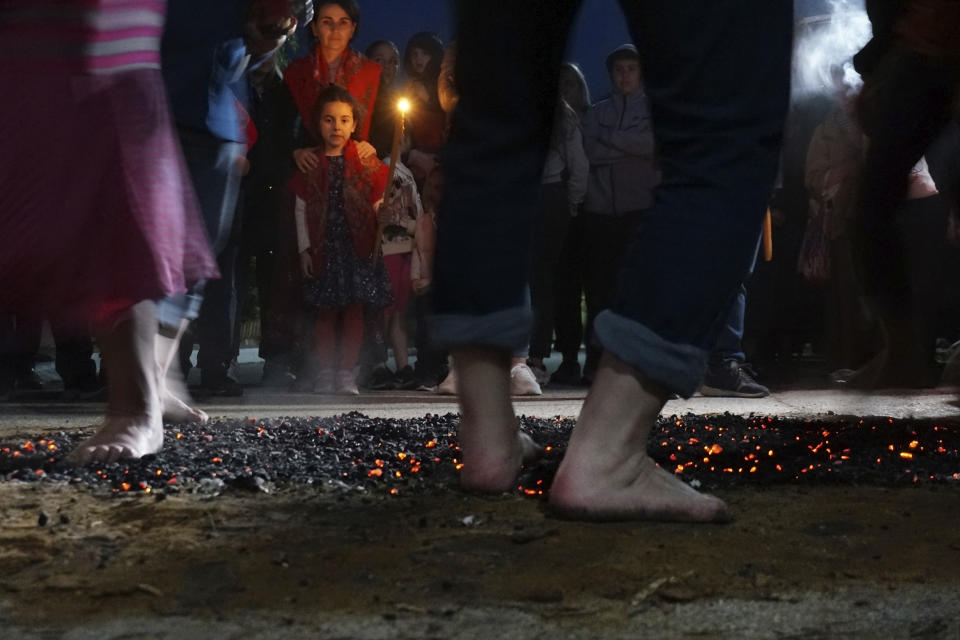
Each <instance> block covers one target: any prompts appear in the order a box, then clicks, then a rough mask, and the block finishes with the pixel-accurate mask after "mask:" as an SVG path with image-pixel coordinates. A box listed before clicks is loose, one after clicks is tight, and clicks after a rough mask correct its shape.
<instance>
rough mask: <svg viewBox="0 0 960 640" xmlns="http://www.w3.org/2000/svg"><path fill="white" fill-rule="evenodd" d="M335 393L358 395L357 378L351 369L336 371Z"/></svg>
mask: <svg viewBox="0 0 960 640" xmlns="http://www.w3.org/2000/svg"><path fill="white" fill-rule="evenodd" d="M337 393H339V394H342V395H345V396H358V395H360V390H359V389H357V379H356V378H354V377H353V371H338V372H337Z"/></svg>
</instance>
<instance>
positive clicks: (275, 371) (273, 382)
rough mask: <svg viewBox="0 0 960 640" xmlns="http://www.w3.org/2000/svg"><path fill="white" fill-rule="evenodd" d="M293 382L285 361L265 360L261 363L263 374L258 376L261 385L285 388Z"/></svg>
mask: <svg viewBox="0 0 960 640" xmlns="http://www.w3.org/2000/svg"><path fill="white" fill-rule="evenodd" d="M292 383H293V374H292V373H290V367H288V366H287V364H286V362H274V361H273V360H267V361H266V362H264V363H263V375H262V376H261V378H260V386H261V387H271V388H279V389H286V388H288V387H289V386H290V385H291V384H292Z"/></svg>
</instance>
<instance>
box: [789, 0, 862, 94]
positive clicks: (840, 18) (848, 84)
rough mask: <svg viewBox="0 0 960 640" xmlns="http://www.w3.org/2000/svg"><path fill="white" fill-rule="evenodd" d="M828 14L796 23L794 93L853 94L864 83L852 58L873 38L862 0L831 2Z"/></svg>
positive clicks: (837, 0)
mask: <svg viewBox="0 0 960 640" xmlns="http://www.w3.org/2000/svg"><path fill="white" fill-rule="evenodd" d="M828 5H829V13H827V14H824V15H819V16H812V17H809V18H805V19H803V20H800V21H799V22H798V23H797V29H796V36H795V42H794V52H793V56H794V57H793V68H794V77H793V92H794V94H795V95H809V94H818V93H830V94H836V93H837V92H839V91H842V92H844V93H846V94H847V95H851V94H853V93H856V92H857V91H859V89H860V85H861V84H862V81H861V79H860V75H859V74H858V73H857V72H856V71H855V70H854V68H853V62H852V57H853V55H854V54H855V53H857V52H858V51H859V50H860V49H861V48H863V45H865V44H866V43H867V42H868V41H869V40H870V37H871V35H872V30H871V27H870V20H869V19H868V18H867V14H866V11H864V9H863V0H829V3H828Z"/></svg>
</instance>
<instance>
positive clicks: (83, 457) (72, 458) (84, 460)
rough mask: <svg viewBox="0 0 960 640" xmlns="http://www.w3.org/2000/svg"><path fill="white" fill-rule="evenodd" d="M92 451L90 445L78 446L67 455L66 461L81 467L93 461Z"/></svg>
mask: <svg viewBox="0 0 960 640" xmlns="http://www.w3.org/2000/svg"><path fill="white" fill-rule="evenodd" d="M93 451H94V449H93V448H92V447H84V446H80V447H77V448H76V449H74V450H73V451H72V452H70V455H68V456H67V459H66V461H67V463H68V464H71V465H73V466H75V467H83V466H86V465H87V464H89V463H90V462H92V461H93Z"/></svg>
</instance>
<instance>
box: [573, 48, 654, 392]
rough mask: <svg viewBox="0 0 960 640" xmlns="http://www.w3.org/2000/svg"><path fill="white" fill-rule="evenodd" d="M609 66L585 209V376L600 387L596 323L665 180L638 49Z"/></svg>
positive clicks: (590, 123)
mask: <svg viewBox="0 0 960 640" xmlns="http://www.w3.org/2000/svg"><path fill="white" fill-rule="evenodd" d="M606 66H607V73H608V74H609V75H610V84H611V85H612V89H613V91H612V94H611V96H610V97H609V98H607V99H606V100H601V101H600V102H598V103H596V104H595V105H593V106H592V107H590V109H589V110H588V111H587V116H586V119H585V120H584V124H583V144H584V147H585V148H586V150H587V158H588V159H589V160H590V179H589V182H588V185H587V195H586V200H585V201H584V203H583V210H584V218H583V232H584V234H583V243H584V247H583V250H584V265H583V269H584V274H583V289H584V294H585V297H586V301H587V326H586V333H587V336H588V339H587V360H586V363H585V364H584V366H583V377H584V380H585V382H586V383H587V384H589V383H590V382H592V381H593V377H594V375H595V374H596V371H597V366H598V365H599V364H600V354H601V348H600V347H599V345H597V344H595V343H594V342H593V341H592V340H591V339H590V336H591V335H592V332H593V323H594V322H595V321H596V318H597V315H598V314H599V313H600V312H601V311H603V310H604V309H606V308H608V307H609V306H610V304H612V302H613V297H614V294H615V292H616V286H617V275H618V274H619V272H620V264H621V263H622V261H623V256H624V254H625V253H626V251H627V243H628V242H629V241H630V239H631V238H632V237H633V234H634V231H635V230H636V228H637V226H638V225H639V224H640V217H641V216H642V215H643V213H644V211H646V210H647V209H648V208H649V207H650V205H651V204H652V203H653V187H654V186H655V185H656V184H657V182H659V180H660V173H659V171H658V170H657V169H656V166H655V164H654V142H653V128H652V125H651V123H650V108H649V106H648V104H647V96H646V94H645V93H644V91H643V81H642V75H641V72H640V56H639V54H638V53H637V48H636V47H635V46H633V45H632V44H625V45H622V46H620V47H617V48H616V49H614V50H613V51H612V52H611V53H610V54H609V55H608V56H607V59H606Z"/></svg>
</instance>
